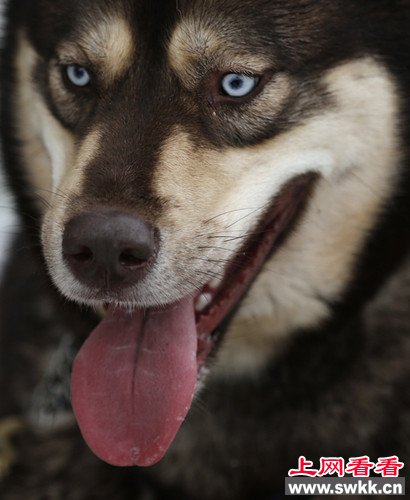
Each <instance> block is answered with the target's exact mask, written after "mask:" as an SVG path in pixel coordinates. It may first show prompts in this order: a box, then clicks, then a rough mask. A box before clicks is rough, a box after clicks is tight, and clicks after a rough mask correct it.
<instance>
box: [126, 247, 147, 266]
mask: <svg viewBox="0 0 410 500" xmlns="http://www.w3.org/2000/svg"><path fill="white" fill-rule="evenodd" d="M148 260H149V258H144V257H142V256H141V255H136V252H135V251H133V250H132V249H127V250H124V251H123V252H121V254H120V257H119V261H120V264H121V265H122V266H124V267H128V268H137V267H142V266H145V265H146V263H147V261H148Z"/></svg>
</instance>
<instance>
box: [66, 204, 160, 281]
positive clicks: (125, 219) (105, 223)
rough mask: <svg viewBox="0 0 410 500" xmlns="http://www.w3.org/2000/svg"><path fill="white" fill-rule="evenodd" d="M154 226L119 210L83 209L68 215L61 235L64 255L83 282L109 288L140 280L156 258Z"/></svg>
mask: <svg viewBox="0 0 410 500" xmlns="http://www.w3.org/2000/svg"><path fill="white" fill-rule="evenodd" d="M156 246H157V245H156V237H155V230H154V228H153V226H151V225H150V224H148V223H147V222H145V221H144V220H143V219H141V218H139V217H135V216H132V215H129V214H125V213H122V212H117V211H112V212H107V211H104V212H98V211H95V212H86V213H83V214H80V215H78V216H76V217H74V218H73V219H71V220H70V221H69V222H68V223H67V225H66V227H65V231H64V235H63V255H64V259H65V261H66V263H67V264H68V266H69V267H70V269H71V271H72V272H73V274H74V275H75V276H76V278H77V279H78V280H79V281H80V282H82V283H83V284H85V285H88V286H91V287H98V288H108V289H109V288H111V287H118V286H121V285H125V286H126V285H132V284H135V283H136V282H137V281H139V280H141V279H142V278H143V276H144V275H145V273H146V271H147V269H148V267H149V265H150V264H152V262H153V261H154V260H155V255H156V251H157V248H156Z"/></svg>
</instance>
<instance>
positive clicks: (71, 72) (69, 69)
mask: <svg viewBox="0 0 410 500" xmlns="http://www.w3.org/2000/svg"><path fill="white" fill-rule="evenodd" d="M65 71H66V74H67V78H68V80H69V81H70V82H71V83H72V84H73V85H75V86H76V87H86V86H87V85H88V84H89V83H90V82H91V76H90V73H89V72H88V71H87V70H86V69H85V68H83V66H79V65H78V64H70V65H68V66H66V69H65Z"/></svg>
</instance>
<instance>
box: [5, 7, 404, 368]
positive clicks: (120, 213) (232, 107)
mask: <svg viewBox="0 0 410 500" xmlns="http://www.w3.org/2000/svg"><path fill="white" fill-rule="evenodd" d="M27 8H28V9H29V15H28V16H27V19H28V21H27V22H25V23H23V24H22V27H21V30H20V31H19V33H18V50H17V57H16V72H17V73H16V75H17V77H16V90H15V95H14V99H15V103H16V109H17V110H18V112H17V115H18V116H17V131H18V135H19V138H20V139H21V140H22V150H21V152H22V157H23V161H24V164H25V170H26V172H27V178H28V179H29V182H30V183H31V185H32V188H33V192H36V193H37V195H39V196H40V197H42V198H46V200H47V208H46V209H44V213H43V215H44V219H43V224H42V240H43V247H44V253H45V256H46V260H47V264H48V266H49V270H50V274H51V276H52V278H53V280H54V282H55V284H56V285H57V287H58V288H59V289H60V290H61V292H62V293H63V294H64V295H65V296H67V297H68V298H70V299H73V300H74V301H77V302H79V303H85V304H91V305H103V304H116V305H119V306H120V308H127V309H141V308H154V307H158V306H164V307H168V305H169V304H173V303H179V302H180V301H184V300H186V297H192V299H190V300H191V303H192V304H191V305H192V307H195V308H196V310H197V314H196V322H197V325H200V326H201V328H202V330H201V331H203V333H204V334H207V335H208V334H210V333H212V331H213V330H214V329H215V328H216V327H217V326H218V325H219V324H220V322H221V321H222V320H223V319H224V318H225V317H226V316H227V315H228V314H229V313H230V311H231V310H232V309H233V308H234V307H235V306H237V305H238V304H239V301H240V299H241V298H242V297H243V295H244V293H245V291H247V290H248V289H249V288H250V290H249V293H248V294H247V296H246V298H245V300H244V301H243V302H241V305H240V307H239V309H238V311H237V312H236V314H235V316H234V317H233V320H232V321H231V323H230V326H229V328H228V332H227V336H226V342H225V343H224V345H223V346H222V348H221V352H220V358H219V359H220V363H219V365H220V366H219V368H218V369H219V370H222V371H224V370H225V371H228V372H230V373H232V372H234V371H239V372H243V371H244V370H249V369H250V370H255V369H257V368H258V367H259V366H260V365H263V364H264V363H265V362H266V361H267V360H268V359H269V357H270V355H271V350H272V349H273V346H274V342H273V341H274V339H275V338H278V337H280V336H282V335H284V334H287V333H289V332H291V331H293V330H295V329H298V328H309V327H313V326H316V325H318V324H319V323H320V322H321V321H323V320H324V319H326V318H327V317H328V315H329V314H330V304H332V303H334V302H337V301H338V299H339V298H340V297H341V294H342V293H343V292H344V290H345V289H346V287H347V286H348V284H349V276H350V273H351V270H352V268H353V266H354V265H355V263H356V259H357V257H358V255H360V251H361V250H362V248H363V245H364V243H365V241H366V238H367V235H368V232H369V231H370V229H371V228H372V226H373V224H374V223H375V220H376V218H377V217H378V215H379V213H380V211H381V210H382V209H383V207H384V203H385V201H386V199H387V198H388V196H389V194H390V192H391V190H392V189H393V186H394V184H395V181H396V170H397V165H398V160H399V157H398V153H397V151H398V149H399V148H398V147H397V146H398V135H397V123H396V120H397V109H398V102H397V100H398V98H397V89H396V84H395V82H394V80H393V79H392V77H391V76H390V74H389V73H388V71H387V70H386V69H385V67H384V66H383V65H382V63H380V62H379V61H378V59H377V58H376V57H373V55H372V54H371V52H369V50H367V47H366V44H365V42H364V41H363V40H362V37H361V36H360V35H359V33H358V26H357V25H355V26H353V25H352V24H351V20H352V15H353V14H354V7H352V6H350V7H349V8H347V7H346V3H345V2H325V1H323V2H322V1H320V2H305V1H299V0H298V1H295V2H287V1H278V2H275V1H271V2H266V1H255V0H252V1H248V2H239V1H237V0H226V1H223V2H221V1H214V0H206V1H184V0H180V1H171V0H170V1H161V2H160V1H158V2H154V3H150V2H144V1H142V2H139V1H138V2H133V1H130V0H121V1H115V2H114V1H109V0H95V1H89V2H79V1H75V2H71V3H70V4H67V3H66V2H62V1H60V0H58V1H53V2H51V1H47V0H42V1H40V0H38V1H35V2H30V6H29V7H27ZM124 228H125V229H124ZM285 235H286V238H285V237H284V236H285ZM102 247H103V248H102ZM108 247H109V248H108ZM113 249H115V250H113ZM244 254H246V255H244ZM113 259H114V260H115V262H113ZM261 268H262V270H261V271H260V269H261ZM251 283H252V286H251V287H250V285H251ZM235 290H239V292H238V293H236V292H235ZM205 343H206V342H205ZM204 350H206V348H204Z"/></svg>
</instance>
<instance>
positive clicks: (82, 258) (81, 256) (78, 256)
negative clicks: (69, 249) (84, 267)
mask: <svg viewBox="0 0 410 500" xmlns="http://www.w3.org/2000/svg"><path fill="white" fill-rule="evenodd" d="M66 256H67V258H69V259H70V260H73V261H75V262H78V263H79V264H83V263H87V262H92V260H93V258H94V254H93V252H92V251H91V250H90V249H89V248H88V247H86V246H82V247H81V248H79V249H78V251H77V252H75V253H74V252H73V253H71V254H68V255H67V254H66Z"/></svg>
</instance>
